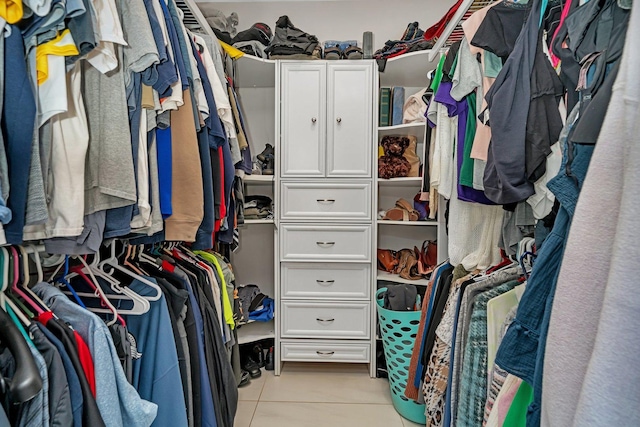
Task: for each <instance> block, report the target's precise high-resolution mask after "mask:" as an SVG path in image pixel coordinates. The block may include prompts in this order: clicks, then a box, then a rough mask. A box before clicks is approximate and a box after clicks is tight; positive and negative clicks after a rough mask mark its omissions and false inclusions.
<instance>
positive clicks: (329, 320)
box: [316, 317, 336, 323]
mask: <svg viewBox="0 0 640 427" xmlns="http://www.w3.org/2000/svg"><path fill="white" fill-rule="evenodd" d="M316 320H317V321H318V322H326V323H331V322H333V321H334V320H336V319H320V318H319V317H318V318H316Z"/></svg>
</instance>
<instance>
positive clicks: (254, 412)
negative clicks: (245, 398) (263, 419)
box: [248, 400, 260, 427]
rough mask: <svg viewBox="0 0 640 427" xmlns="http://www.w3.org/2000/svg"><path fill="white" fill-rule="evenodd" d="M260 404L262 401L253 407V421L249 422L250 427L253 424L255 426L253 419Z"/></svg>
mask: <svg viewBox="0 0 640 427" xmlns="http://www.w3.org/2000/svg"><path fill="white" fill-rule="evenodd" d="M259 404H260V401H259V400H258V401H257V402H256V406H254V407H253V412H252V413H251V419H250V420H249V426H248V427H251V424H253V417H255V416H256V411H257V410H258V405H259Z"/></svg>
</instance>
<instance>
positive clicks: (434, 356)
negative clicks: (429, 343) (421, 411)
mask: <svg viewBox="0 0 640 427" xmlns="http://www.w3.org/2000/svg"><path fill="white" fill-rule="evenodd" d="M450 357H451V347H450V346H449V345H447V343H445V342H444V341H442V340H441V339H440V338H439V337H436V342H435V344H434V346H433V350H432V351H431V357H429V364H428V365H427V368H426V371H425V376H424V384H423V388H422V392H423V394H424V401H425V404H426V409H425V413H426V415H427V427H437V426H441V425H442V424H443V422H444V405H445V400H446V396H445V395H446V391H447V378H448V376H449V358H450Z"/></svg>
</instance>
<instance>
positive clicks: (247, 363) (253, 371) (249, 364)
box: [242, 357, 262, 378]
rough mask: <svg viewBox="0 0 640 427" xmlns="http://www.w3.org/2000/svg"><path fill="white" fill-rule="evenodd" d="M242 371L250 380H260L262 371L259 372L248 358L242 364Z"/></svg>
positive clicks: (255, 364)
mask: <svg viewBox="0 0 640 427" xmlns="http://www.w3.org/2000/svg"><path fill="white" fill-rule="evenodd" d="M242 369H244V370H245V371H247V372H249V375H250V376H251V378H260V376H261V375H262V371H260V366H258V364H257V363H256V362H255V361H254V360H253V359H252V358H250V357H247V358H246V359H245V361H244V363H243V364H242Z"/></svg>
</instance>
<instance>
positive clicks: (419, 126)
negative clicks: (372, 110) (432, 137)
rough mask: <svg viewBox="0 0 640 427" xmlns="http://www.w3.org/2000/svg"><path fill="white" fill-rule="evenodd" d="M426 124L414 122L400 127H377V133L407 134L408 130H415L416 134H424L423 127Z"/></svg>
mask: <svg viewBox="0 0 640 427" xmlns="http://www.w3.org/2000/svg"><path fill="white" fill-rule="evenodd" d="M426 124H427V122H416V123H403V124H401V125H395V126H379V127H378V132H382V133H383V134H384V133H394V132H403V133H406V132H409V129H414V128H416V129H417V131H418V132H424V127H425V125H426Z"/></svg>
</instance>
